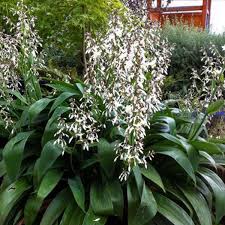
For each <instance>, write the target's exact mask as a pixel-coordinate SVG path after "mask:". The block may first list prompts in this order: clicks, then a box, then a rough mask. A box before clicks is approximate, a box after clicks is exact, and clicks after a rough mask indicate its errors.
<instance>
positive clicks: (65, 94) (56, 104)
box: [49, 92, 76, 113]
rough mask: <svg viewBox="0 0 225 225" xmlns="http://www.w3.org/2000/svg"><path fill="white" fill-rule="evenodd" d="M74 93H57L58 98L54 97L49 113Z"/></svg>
mask: <svg viewBox="0 0 225 225" xmlns="http://www.w3.org/2000/svg"><path fill="white" fill-rule="evenodd" d="M74 95H76V93H71V92H63V93H62V94H61V95H59V97H58V98H56V100H55V101H54V103H53V105H52V107H51V109H50V111H49V113H51V112H52V111H53V110H55V109H56V108H57V107H59V106H60V105H61V104H62V103H63V102H64V101H65V100H66V99H68V98H70V97H72V96H74Z"/></svg>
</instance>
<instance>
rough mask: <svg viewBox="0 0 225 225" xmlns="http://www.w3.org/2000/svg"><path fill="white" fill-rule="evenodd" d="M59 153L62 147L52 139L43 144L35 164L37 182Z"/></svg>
mask: <svg viewBox="0 0 225 225" xmlns="http://www.w3.org/2000/svg"><path fill="white" fill-rule="evenodd" d="M61 154H62V149H61V148H60V147H59V146H58V145H57V144H55V143H54V141H49V142H48V143H47V144H45V146H44V148H43V150H42V152H41V156H40V158H39V161H38V166H37V179H38V183H39V182H40V181H41V179H42V177H43V175H44V174H45V173H46V172H47V170H48V169H49V168H51V166H52V165H53V163H54V162H55V161H56V159H57V158H58V157H59V156H60V155H61Z"/></svg>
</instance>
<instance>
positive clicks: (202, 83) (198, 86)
mask: <svg viewBox="0 0 225 225" xmlns="http://www.w3.org/2000/svg"><path fill="white" fill-rule="evenodd" d="M209 52H210V53H207V52H206V51H205V50H204V51H203V57H202V61H204V64H205V65H204V66H203V67H202V69H201V71H196V70H194V71H193V73H192V77H191V79H192V81H193V82H192V85H191V87H190V89H189V91H188V95H187V99H186V102H187V104H188V105H189V107H191V108H192V107H194V108H197V109H200V110H202V109H204V108H205V107H207V105H208V104H209V102H210V100H217V99H220V98H224V94H225V93H224V90H225V80H224V72H225V57H224V56H222V55H221V54H220V52H219V51H218V49H217V48H216V47H215V46H214V45H211V47H210V48H209ZM213 86H215V87H216V92H215V94H214V95H213V99H212V87H213Z"/></svg>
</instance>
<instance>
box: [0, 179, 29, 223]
mask: <svg viewBox="0 0 225 225" xmlns="http://www.w3.org/2000/svg"><path fill="white" fill-rule="evenodd" d="M30 187H31V186H30V184H29V183H28V182H27V180H26V179H24V178H22V179H19V180H17V181H16V182H15V183H13V184H11V185H10V186H9V187H7V188H6V189H5V190H4V191H2V192H1V193H0V224H1V225H5V224H8V223H7V219H8V216H9V215H10V212H11V211H12V210H13V208H15V207H16V206H17V204H18V203H19V201H20V200H21V199H22V197H23V196H24V195H25V194H26V193H27V191H29V189H30ZM21 207H22V205H21ZM21 207H19V208H21Z"/></svg>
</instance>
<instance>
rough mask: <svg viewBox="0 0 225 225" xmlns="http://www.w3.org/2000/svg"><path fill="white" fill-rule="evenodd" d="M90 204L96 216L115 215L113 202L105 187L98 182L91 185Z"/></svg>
mask: <svg viewBox="0 0 225 225" xmlns="http://www.w3.org/2000/svg"><path fill="white" fill-rule="evenodd" d="M90 202H91V207H92V210H93V212H94V213H95V214H96V215H104V216H105V215H106V216H107V215H113V204H112V200H111V197H110V194H109V191H108V190H107V188H106V186H105V185H103V184H101V183H97V182H96V183H93V184H92V185H91V191H90Z"/></svg>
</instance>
